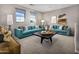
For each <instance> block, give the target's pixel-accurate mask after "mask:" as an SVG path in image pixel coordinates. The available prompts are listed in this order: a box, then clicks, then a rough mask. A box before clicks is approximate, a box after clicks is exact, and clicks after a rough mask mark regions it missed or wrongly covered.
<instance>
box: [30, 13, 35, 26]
mask: <svg viewBox="0 0 79 59" xmlns="http://www.w3.org/2000/svg"><path fill="white" fill-rule="evenodd" d="M30 14H31V15H30V24H31V25H35V24H36V13H34V12H30Z"/></svg>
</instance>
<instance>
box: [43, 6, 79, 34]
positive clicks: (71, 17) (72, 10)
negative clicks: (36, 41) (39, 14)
mask: <svg viewBox="0 0 79 59" xmlns="http://www.w3.org/2000/svg"><path fill="white" fill-rule="evenodd" d="M63 13H65V14H66V16H67V23H68V26H70V27H71V29H72V34H73V33H74V23H75V22H77V20H79V5H74V6H71V7H67V8H63V9H59V10H54V11H50V12H46V13H44V19H45V20H46V21H47V23H48V24H50V23H51V17H52V16H58V15H61V14H63Z"/></svg>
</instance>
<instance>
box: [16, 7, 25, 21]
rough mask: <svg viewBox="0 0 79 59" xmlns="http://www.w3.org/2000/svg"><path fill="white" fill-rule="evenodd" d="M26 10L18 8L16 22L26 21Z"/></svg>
mask: <svg viewBox="0 0 79 59" xmlns="http://www.w3.org/2000/svg"><path fill="white" fill-rule="evenodd" d="M25 14H26V11H25V10H22V9H16V22H24V19H25Z"/></svg>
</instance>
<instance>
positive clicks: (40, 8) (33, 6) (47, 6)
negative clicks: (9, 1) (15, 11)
mask: <svg viewBox="0 0 79 59" xmlns="http://www.w3.org/2000/svg"><path fill="white" fill-rule="evenodd" d="M19 5H21V6H23V7H26V8H30V9H34V10H37V11H40V12H48V11H52V10H57V9H61V8H66V7H70V6H72V5H73V4H19Z"/></svg>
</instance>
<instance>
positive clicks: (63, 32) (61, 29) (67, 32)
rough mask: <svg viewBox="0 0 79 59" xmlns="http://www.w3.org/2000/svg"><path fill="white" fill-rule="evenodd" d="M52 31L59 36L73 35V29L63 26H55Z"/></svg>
mask: <svg viewBox="0 0 79 59" xmlns="http://www.w3.org/2000/svg"><path fill="white" fill-rule="evenodd" d="M52 31H54V32H56V33H57V34H61V35H67V36H70V35H71V28H70V27H68V26H62V25H59V24H54V25H53V26H52Z"/></svg>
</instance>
